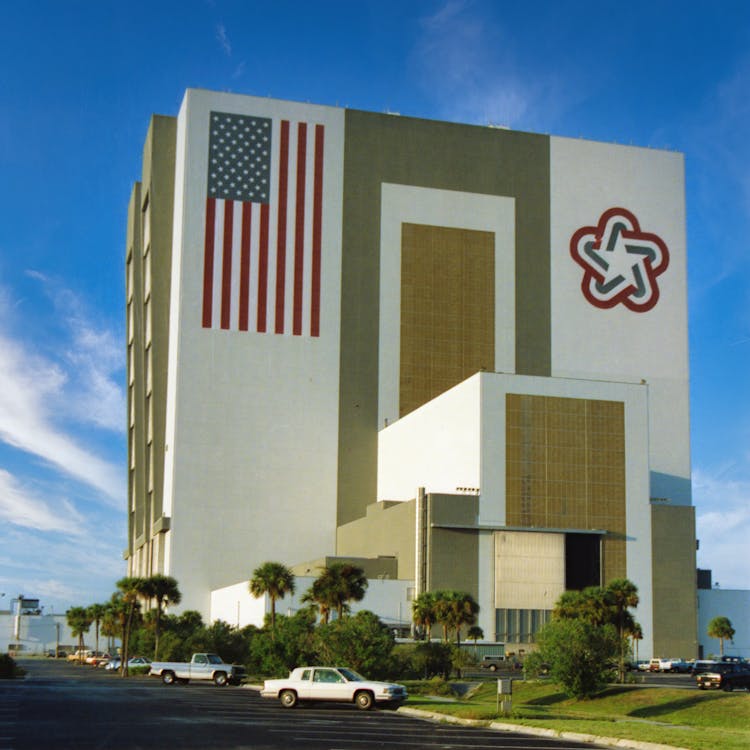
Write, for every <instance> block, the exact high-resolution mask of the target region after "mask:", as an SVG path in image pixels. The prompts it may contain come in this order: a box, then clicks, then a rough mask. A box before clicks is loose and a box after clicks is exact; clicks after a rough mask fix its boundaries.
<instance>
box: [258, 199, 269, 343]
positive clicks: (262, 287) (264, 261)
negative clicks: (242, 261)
mask: <svg viewBox="0 0 750 750" xmlns="http://www.w3.org/2000/svg"><path fill="white" fill-rule="evenodd" d="M269 213H270V209H269V206H268V204H267V203H264V204H262V205H261V207H260V241H259V245H260V248H259V255H260V258H259V267H258V326H257V330H258V333H265V332H266V329H267V320H266V305H267V304H268V292H267V290H268V224H269V220H270V219H269Z"/></svg>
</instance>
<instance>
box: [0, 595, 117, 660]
mask: <svg viewBox="0 0 750 750" xmlns="http://www.w3.org/2000/svg"><path fill="white" fill-rule="evenodd" d="M5 602H6V599H3V603H5ZM44 609H45V608H44V607H43V606H40V602H39V599H27V598H25V597H18V598H16V599H10V601H9V602H8V609H0V653H11V654H14V655H16V656H31V655H39V654H46V653H47V652H49V651H56V650H57V649H58V648H60V649H62V650H64V651H72V650H73V649H74V648H77V647H78V637H75V638H74V637H73V636H72V634H71V632H70V628H69V627H68V623H67V618H66V616H65V615H64V614H54V613H52V612H45V611H44ZM92 635H93V631H92ZM106 640H107V639H106V638H102V640H101V644H100V647H101V646H104V644H105V643H106ZM85 643H86V645H89V644H91V645H90V646H89V648H92V649H93V648H94V642H93V637H88V636H87V637H86V639H85Z"/></svg>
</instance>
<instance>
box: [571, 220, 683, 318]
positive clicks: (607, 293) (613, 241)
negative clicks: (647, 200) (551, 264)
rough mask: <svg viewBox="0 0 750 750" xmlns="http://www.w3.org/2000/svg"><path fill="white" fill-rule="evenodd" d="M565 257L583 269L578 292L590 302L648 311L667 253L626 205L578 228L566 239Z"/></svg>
mask: <svg viewBox="0 0 750 750" xmlns="http://www.w3.org/2000/svg"><path fill="white" fill-rule="evenodd" d="M570 255H571V257H572V258H573V260H574V261H575V262H576V263H578V265H579V266H581V268H583V271H584V274H583V281H582V282H581V291H583V295H584V297H586V299H587V300H588V301H589V302H590V303H591V304H592V305H595V306H596V307H600V308H605V309H606V308H611V307H614V306H615V305H618V304H620V303H622V304H623V305H625V307H627V308H628V309H629V310H633V311H634V312H647V311H648V310H650V309H651V308H653V307H654V305H655V304H656V303H657V302H658V301H659V286H658V284H657V280H656V279H657V277H658V276H659V275H661V274H662V273H664V271H666V270H667V266H668V265H669V251H668V250H667V246H666V244H665V243H664V240H662V239H661V237H658V236H657V235H655V234H651V233H648V232H642V231H641V227H640V224H639V223H638V219H636V217H635V216H634V215H633V214H632V213H631V212H630V211H628V210H627V209H625V208H610V209H609V210H607V211H605V212H604V213H603V214H602V215H601V218H600V219H599V223H598V224H597V226H595V227H590V226H589V227H581V228H580V229H579V230H578V231H577V232H576V233H575V234H574V235H573V236H572V237H571V238H570Z"/></svg>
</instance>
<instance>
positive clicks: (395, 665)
mask: <svg viewBox="0 0 750 750" xmlns="http://www.w3.org/2000/svg"><path fill="white" fill-rule="evenodd" d="M452 667H453V647H452V646H451V645H449V644H446V643H432V642H430V641H426V642H420V643H404V644H399V645H398V646H396V648H395V649H394V650H393V655H392V658H391V670H392V674H391V677H392V679H399V680H429V679H431V678H433V677H443V678H444V679H446V680H447V679H448V678H449V677H450V675H451V669H452Z"/></svg>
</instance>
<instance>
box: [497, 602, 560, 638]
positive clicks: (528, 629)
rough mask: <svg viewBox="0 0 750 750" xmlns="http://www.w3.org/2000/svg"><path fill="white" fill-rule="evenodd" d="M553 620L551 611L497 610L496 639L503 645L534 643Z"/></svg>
mask: <svg viewBox="0 0 750 750" xmlns="http://www.w3.org/2000/svg"><path fill="white" fill-rule="evenodd" d="M551 619H552V610H550V609H496V610H495V639H496V640H498V641H502V642H503V643H534V642H535V640H536V635H537V633H538V632H539V631H540V630H541V628H542V627H543V626H544V625H546V624H547V623H548V622H549V621H550V620H551Z"/></svg>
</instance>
